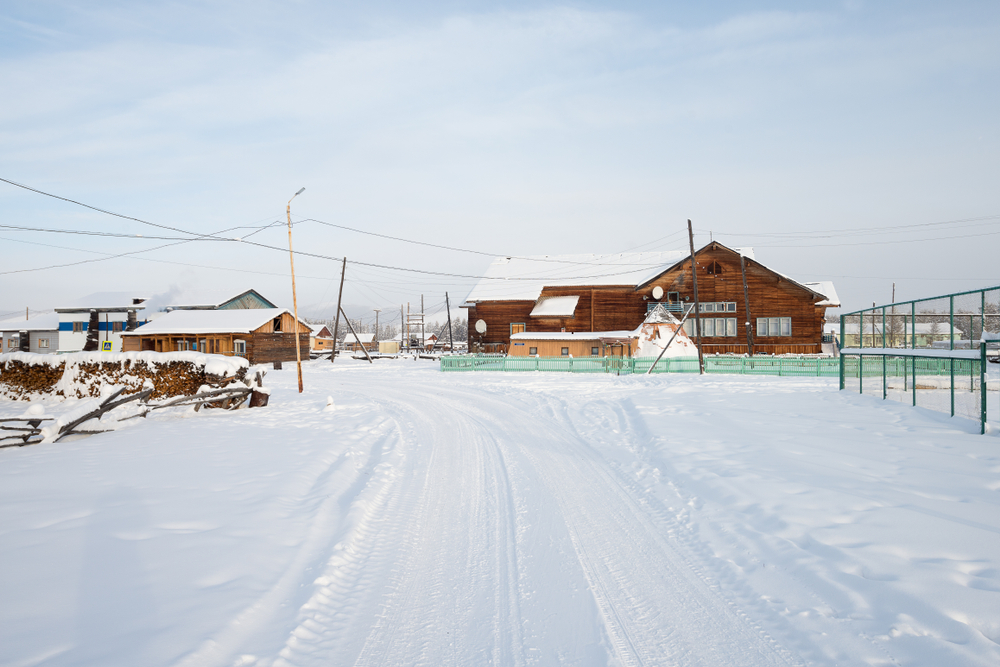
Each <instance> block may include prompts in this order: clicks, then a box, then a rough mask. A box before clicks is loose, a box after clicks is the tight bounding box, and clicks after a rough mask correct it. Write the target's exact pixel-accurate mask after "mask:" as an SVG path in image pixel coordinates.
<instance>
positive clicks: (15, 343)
mask: <svg viewBox="0 0 1000 667" xmlns="http://www.w3.org/2000/svg"><path fill="white" fill-rule="evenodd" d="M35 344H36V345H37V346H38V347H40V348H46V349H48V347H49V339H48V338H39V339H38V340H36V341H35ZM20 346H21V339H20V338H16V337H15V338H8V339H7V347H20Z"/></svg>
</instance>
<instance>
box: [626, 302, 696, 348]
mask: <svg viewBox="0 0 1000 667" xmlns="http://www.w3.org/2000/svg"><path fill="white" fill-rule="evenodd" d="M636 331H637V332H638V334H639V347H638V349H637V350H636V353H635V356H636V357H640V358H641V357H658V356H660V352H662V351H663V348H664V347H666V345H667V342H668V341H669V340H670V338H671V337H672V336H674V333H675V332H676V334H677V336H676V337H674V340H673V342H671V343H670V347H669V348H668V349H667V351H666V352H665V353H664V355H663V356H664V357H696V356H698V347H697V346H696V345H695V344H694V341H692V340H691V339H690V338H689V337H688V335H687V334H686V333H684V330H683V329H681V323H680V320H678V319H677V318H676V317H674V316H673V315H672V314H670V313H669V312H668V311H667V310H666V309H665V308H664V307H663V306H662V305H658V306H657V307H656V308H654V309H653V310H651V311H649V315H647V316H646V319H645V321H643V323H642V324H641V325H640V326H639V328H638V329H636Z"/></svg>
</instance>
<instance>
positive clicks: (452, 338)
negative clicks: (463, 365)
mask: <svg viewBox="0 0 1000 667" xmlns="http://www.w3.org/2000/svg"><path fill="white" fill-rule="evenodd" d="M444 307H445V308H447V309H448V351H449V352H451V353H452V354H454V353H455V336H454V334H453V333H452V331H451V304H450V303H449V302H448V293H447V292H445V293H444Z"/></svg>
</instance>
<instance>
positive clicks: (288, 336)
mask: <svg viewBox="0 0 1000 667" xmlns="http://www.w3.org/2000/svg"><path fill="white" fill-rule="evenodd" d="M310 333H311V329H310V328H309V325H308V324H306V323H305V322H303V321H301V320H299V322H298V325H297V326H296V322H295V317H294V316H293V315H292V313H290V312H289V311H288V310H287V309H285V308H255V309H239V310H174V311H171V312H169V313H166V314H164V315H162V316H160V317H158V318H156V319H155V320H154V321H152V322H150V323H148V324H144V325H143V326H141V327H139V328H138V329H136V330H135V331H131V332H126V333H123V334H122V341H123V349H124V351H125V352H133V351H134V352H138V351H144V350H148V351H152V352H177V351H183V350H193V351H195V352H204V353H207V354H223V355H227V356H237V357H246V359H247V360H248V361H250V363H251V364H267V363H271V362H274V361H295V337H296V335H298V339H299V348H300V352H301V354H302V356H303V357H304V358H306V359H308V358H309V335H310Z"/></svg>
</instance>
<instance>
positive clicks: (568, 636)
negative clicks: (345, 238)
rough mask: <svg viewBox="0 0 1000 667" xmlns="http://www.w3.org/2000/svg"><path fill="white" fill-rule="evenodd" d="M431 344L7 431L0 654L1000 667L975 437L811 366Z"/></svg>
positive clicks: (995, 524) (986, 497)
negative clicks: (420, 355)
mask: <svg viewBox="0 0 1000 667" xmlns="http://www.w3.org/2000/svg"><path fill="white" fill-rule="evenodd" d="M431 363H432V362H426V361H419V362H414V361H394V362H389V361H380V362H379V364H378V365H376V366H374V367H371V366H369V365H368V364H366V363H358V362H353V361H350V360H344V361H343V363H342V362H341V361H338V362H337V364H336V365H335V366H333V367H331V365H330V364H329V363H328V362H313V363H310V364H307V365H306V376H305V384H306V393H305V394H303V395H302V396H299V395H298V394H297V393H295V388H294V385H295V376H294V371H288V370H286V371H283V372H276V373H271V374H270V375H269V376H268V378H267V380H268V383H269V384H271V385H273V386H274V388H275V389H274V393H273V395H272V399H271V400H272V406H271V407H269V408H266V409H263V410H248V411H240V412H238V413H208V414H206V413H202V414H198V415H194V414H190V415H188V416H187V418H183V417H180V416H178V415H162V416H157V417H156V418H155V419H154V418H150V419H149V420H146V422H145V423H138V422H136V425H135V426H132V427H130V428H127V429H124V430H121V431H119V432H116V433H109V434H103V435H99V436H95V437H92V438H88V439H83V440H78V441H76V442H72V443H60V444H59V445H40V446H35V447H28V448H23V449H17V450H9V449H8V450H0V664H3V665H18V666H21V665H24V666H27V665H92V664H102V665H113V664H120V665H138V664H142V665H175V664H176V665H198V666H209V665H219V666H229V665H262V666H263V665H302V666H308V665H553V664H567V665H608V664H611V665H741V666H743V665H745V666H753V665H799V664H815V665H837V664H926V665H939V664H971V665H976V664H982V665H989V664H997V662H1000V646H998V645H997V643H996V642H998V641H1000V548H998V547H1000V516H998V512H997V506H998V504H1000V499H998V496H1000V481H998V480H1000V452H998V451H997V447H998V445H997V442H998V440H997V439H996V438H994V437H989V436H987V437H985V438H984V437H981V436H978V435H973V434H971V432H972V431H974V430H975V427H976V425H975V424H972V423H968V424H967V423H964V422H961V421H956V420H948V419H946V418H942V417H940V416H938V415H934V414H932V413H926V412H924V411H920V410H913V409H912V408H907V407H906V406H901V405H898V404H893V403H883V402H878V401H873V400H871V399H870V398H866V397H861V396H855V395H849V394H843V393H840V392H837V391H836V390H835V385H834V383H832V382H830V381H828V380H824V379H787V378H781V379H779V378H740V377H722V376H712V377H705V378H698V377H690V376H666V377H664V376H660V377H655V378H646V377H638V376H637V377H622V378H616V377H612V376H596V377H595V376H568V375H559V374H539V373H528V374H523V375H521V374H442V373H440V372H438V371H437V370H436V369H435V368H433V367H432V366H431ZM327 396H332V397H333V401H334V405H333V406H332V407H330V408H328V407H326V403H327ZM24 407H25V406H24V405H23V404H19V405H18V404H10V403H5V404H0V412H3V414H5V415H8V414H19V413H20V412H21V411H23V410H24ZM48 409H49V410H50V411H51V412H53V413H57V412H58V411H59V410H61V409H66V406H56V405H54V404H53V405H49V406H48Z"/></svg>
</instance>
